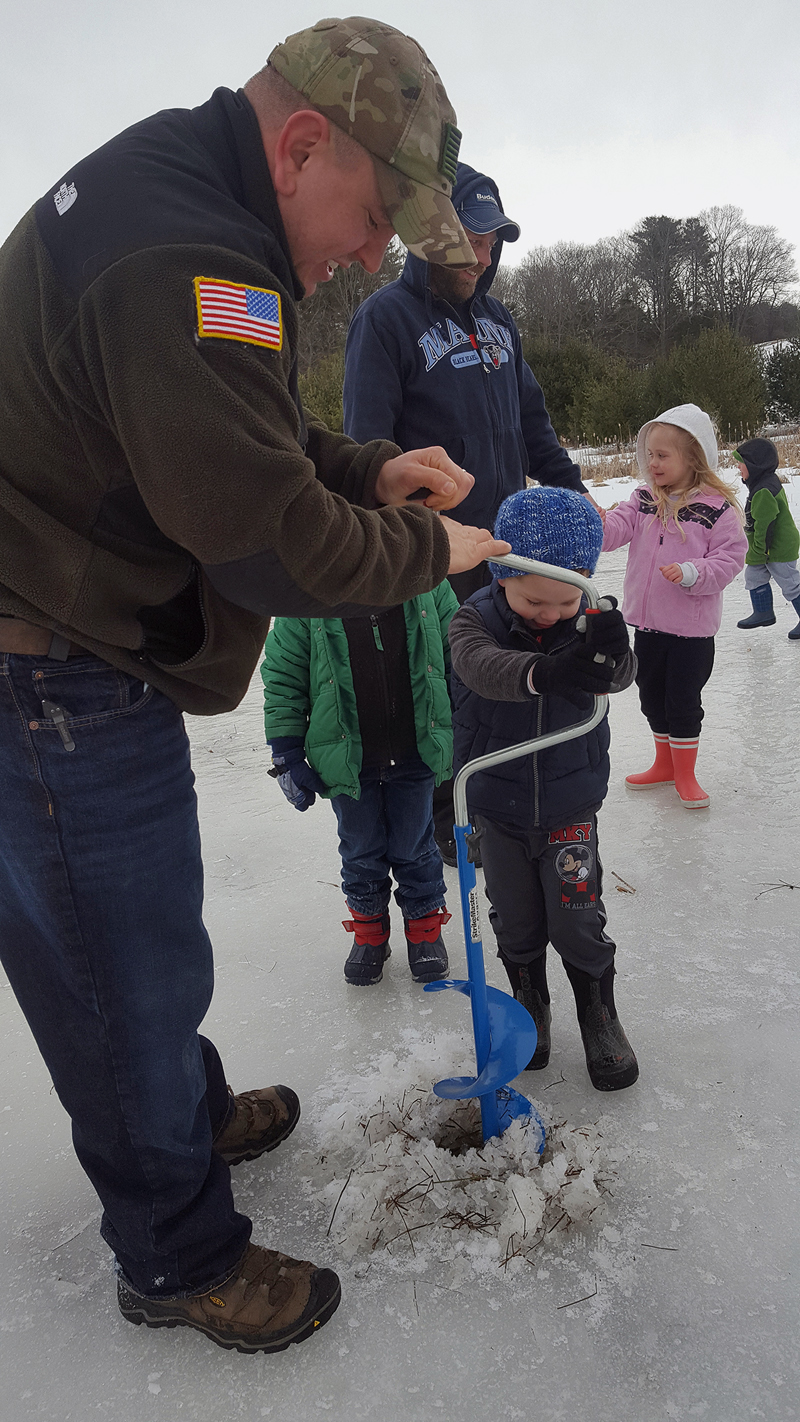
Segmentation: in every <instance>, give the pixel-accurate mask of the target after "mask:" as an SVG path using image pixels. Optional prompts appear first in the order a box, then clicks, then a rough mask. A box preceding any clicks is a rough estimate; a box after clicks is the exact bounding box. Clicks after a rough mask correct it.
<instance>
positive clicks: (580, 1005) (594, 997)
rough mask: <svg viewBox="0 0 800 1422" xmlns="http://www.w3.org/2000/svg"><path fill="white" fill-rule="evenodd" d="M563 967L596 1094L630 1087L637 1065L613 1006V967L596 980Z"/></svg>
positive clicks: (568, 964)
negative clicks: (570, 984) (573, 1002)
mask: <svg viewBox="0 0 800 1422" xmlns="http://www.w3.org/2000/svg"><path fill="white" fill-rule="evenodd" d="M564 968H565V970H566V974H567V977H568V978H569V980H570V982H571V983H572V991H573V992H574V994H575V1006H576V1007H577V1009H578V1023H579V1026H580V1029H581V1037H582V1038H583V1049H584V1051H585V1053H586V1067H587V1070H588V1072H589V1077H590V1079H591V1083H592V1086H593V1087H595V1089H596V1090H597V1091H621V1090H622V1088H623V1087H624V1086H632V1085H633V1083H634V1082H635V1081H636V1078H637V1077H638V1075H639V1063H638V1062H637V1060H636V1057H635V1056H634V1052H633V1048H632V1046H631V1044H630V1042H629V1041H628V1039H627V1037H626V1036H625V1033H624V1031H623V1029H622V1023H621V1022H620V1020H619V1018H618V1017H617V1009H616V1007H615V1006H614V964H613V963H610V964H609V966H608V967H607V968H606V970H605V972H604V973H603V976H602V977H601V978H599V979H598V978H590V977H589V974H588V973H582V972H581V971H580V969H579V968H574V967H573V966H572V964H571V963H565V964H564Z"/></svg>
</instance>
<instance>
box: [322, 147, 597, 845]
mask: <svg viewBox="0 0 800 1422" xmlns="http://www.w3.org/2000/svg"><path fill="white" fill-rule="evenodd" d="M452 200H453V206H454V207H455V209H456V212H457V213H458V216H459V219H460V221H461V224H462V226H463V227H464V229H465V230H466V231H467V233H468V234H469V241H470V245H471V246H472V249H473V251H474V252H475V256H476V262H475V265H474V266H473V267H467V268H463V269H460V270H458V271H456V270H447V271H445V270H444V269H438V268H437V269H434V268H433V267H432V266H431V265H430V264H428V263H426V262H422V261H420V260H419V259H418V258H417V257H414V256H411V255H409V256H408V257H407V258H406V262H405V266H404V267H403V271H402V273H401V275H400V277H399V279H398V280H397V281H394V282H392V283H391V284H390V285H389V286H384V287H382V288H381V290H380V291H376V292H374V293H373V295H372V296H370V297H369V298H368V299H367V300H366V301H365V302H364V303H363V305H361V306H360V307H359V308H358V310H357V311H356V314H355V316H354V317H353V321H352V324H351V326H350V331H349V333H348V337H347V350H346V354H345V378H344V430H345V434H348V435H350V436H351V438H353V439H355V440H358V441H359V442H363V441H365V440H368V439H379V438H383V439H391V440H393V441H394V442H395V444H398V445H399V446H400V448H401V449H403V450H408V449H416V448H418V447H421V446H423V445H431V444H439V445H442V446H443V447H444V449H445V450H446V451H447V453H448V454H449V456H450V458H451V459H453V460H455V462H456V464H460V465H461V466H462V467H463V468H465V469H467V470H468V471H469V473H470V474H472V475H473V476H474V479H475V483H474V485H473V487H472V489H471V490H470V492H469V494H468V495H467V497H466V498H465V499H464V501H463V503H461V504H459V506H458V508H457V509H454V510H451V511H450V517H452V518H454V519H457V520H458V521H459V522H460V523H464V524H474V525H476V526H479V527H484V528H493V527H494V521H495V517H496V515H497V510H498V509H499V507H500V505H501V504H502V502H503V500H504V499H506V498H508V496H509V495H510V494H515V493H517V491H518V490H519V489H524V488H525V482H526V476H528V475H530V477H531V478H533V479H536V480H538V482H539V483H540V484H549V485H558V486H559V487H561V488H566V489H574V490H576V491H578V492H581V493H584V494H585V493H586V489H585V487H584V485H583V484H582V483H581V471H580V468H579V466H578V465H577V464H573V462H572V460H571V459H570V457H569V455H568V454H567V451H566V450H565V449H563V448H562V446H561V445H560V444H559V442H558V436H557V435H556V432H555V430H554V429H553V426H552V425H551V423H550V416H549V415H548V413H547V410H546V408H545V403H544V395H543V394H542V390H541V387H540V386H539V384H538V383H537V381H536V378H535V376H534V374H533V371H532V370H531V368H530V366H529V365H528V364H527V362H526V361H525V360H524V359H523V355H522V341H521V339H520V334H519V330H518V329H517V325H516V322H515V321H514V318H513V316H512V315H511V313H510V312H509V311H508V309H507V308H506V307H505V306H504V305H503V304H502V302H500V301H497V300H496V299H495V297H493V296H490V295H489V290H490V287H491V285H492V282H493V281H494V278H495V274H496V272H497V268H498V266H499V265H500V257H501V254H502V251H503V243H504V242H516V241H517V239H518V237H519V233H520V229H519V226H518V224H517V223H516V222H512V221H511V220H510V219H509V218H507V217H506V215H505V213H504V212H503V204H502V202H501V201H500V194H499V192H498V189H497V184H496V183H495V182H493V180H492V179H491V178H489V177H487V176H486V175H485V174H484V173H476V172H475V170H474V168H469V167H468V166H467V165H466V163H459V164H458V169H457V175H456V183H455V186H454V188H453V199H452ZM592 502H593V501H592ZM450 582H451V584H452V586H453V588H454V590H455V592H456V596H457V597H458V600H459V602H464V601H465V600H466V598H468V597H469V596H470V594H471V593H473V592H475V591H477V589H478V588H480V587H483V586H485V585H486V584H487V583H490V582H491V573H490V572H489V568H488V566H487V564H486V563H479V564H478V566H477V568H473V569H471V570H470V571H469V572H468V573H456V574H455V575H453V576H452V577H451V578H450ZM451 789H452V787H451V782H449V781H448V782H447V784H445V785H441V786H440V787H439V790H438V791H437V793H436V796H435V801H434V819H435V826H436V840H437V843H438V845H439V849H440V851H441V854H442V858H443V859H444V860H445V862H446V863H449V864H455V862H456V860H455V841H454V837H453V828H452V825H453V816H452V800H451Z"/></svg>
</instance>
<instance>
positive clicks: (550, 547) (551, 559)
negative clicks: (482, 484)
mask: <svg viewBox="0 0 800 1422" xmlns="http://www.w3.org/2000/svg"><path fill="white" fill-rule="evenodd" d="M494 536H495V538H502V539H504V540H505V542H506V543H510V544H511V552H512V553H515V554H516V555H517V557H518V558H535V559H536V560H537V562H539V563H554V564H555V566H556V567H557V568H570V569H571V570H572V571H573V572H575V571H577V569H578V568H586V569H587V570H588V572H589V574H590V575H591V574H592V573H593V572H594V570H595V568H596V567H597V560H598V558H599V557H600V549H601V548H602V546H603V521H602V519H601V517H600V515H599V513H598V512H597V509H595V508H592V505H591V504H590V503H589V500H588V499H585V498H584V497H583V495H582V494H576V493H575V492H574V491H573V490H572V489H551V488H536V489H520V491H519V493H518V494H512V495H511V496H510V498H508V499H504V501H503V503H502V504H501V505H500V508H499V510H498V513H497V521H496V523H495V526H494ZM489 567H490V568H491V570H492V572H493V573H494V576H495V577H496V578H522V577H524V576H525V575H524V573H521V572H520V571H519V570H518V569H516V568H504V567H503V565H502V563H490V564H489Z"/></svg>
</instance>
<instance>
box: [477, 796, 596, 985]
mask: <svg viewBox="0 0 800 1422" xmlns="http://www.w3.org/2000/svg"><path fill="white" fill-rule="evenodd" d="M475 824H476V829H479V830H480V835H481V858H482V859H483V872H484V876H485V880H486V894H487V897H488V899H489V901H490V904H491V908H490V910H489V920H490V922H491V925H492V928H493V929H494V934H495V937H496V939H497V945H498V947H499V948H500V950H501V952H502V953H503V955H504V956H505V957H506V958H508V960H509V961H510V962H512V963H519V964H527V963H532V962H533V961H534V960H535V959H536V958H539V957H541V955H542V953H544V952H545V950H546V948H547V944H548V942H550V943H552V945H553V947H554V948H555V950H556V952H557V953H560V954H561V957H562V958H563V959H564V961H565V962H567V963H570V964H571V965H572V966H573V967H575V968H578V969H580V971H581V972H584V973H588V974H589V976H590V977H592V978H600V977H602V975H603V973H604V972H605V970H606V968H607V967H608V966H609V964H610V963H612V962H613V961H614V952H615V944H614V942H613V940H612V939H611V938H609V937H608V935H607V934H606V932H605V926H606V913H605V909H604V908H603V901H602V899H601V897H600V895H601V892H602V879H603V870H602V865H601V864H600V859H599V857H598V854H597V818H596V816H595V815H591V816H590V817H589V818H588V819H586V820H585V821H583V822H581V823H580V824H574V825H565V826H564V827H563V828H561V829H557V830H535V829H534V830H524V829H517V828H516V827H515V826H514V825H505V824H503V825H501V824H498V823H497V822H496V821H495V820H487V819H484V818H483V817H482V816H476V821H475Z"/></svg>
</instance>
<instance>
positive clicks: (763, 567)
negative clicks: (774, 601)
mask: <svg viewBox="0 0 800 1422" xmlns="http://www.w3.org/2000/svg"><path fill="white" fill-rule="evenodd" d="M770 578H774V579H775V582H776V583H777V584H778V587H779V588H780V590H781V592H782V593H783V595H784V597H785V598H786V601H787V602H794V600H795V598H797V597H800V573H798V571H797V559H796V558H795V561H794V562H793V563H755V564H753V565H752V567H751V565H750V564H748V565H747V567H746V568H745V570H744V585H745V587H746V588H747V591H748V592H752V591H753V589H754V588H763V587H764V585H765V583H768V582H769V580H770Z"/></svg>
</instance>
